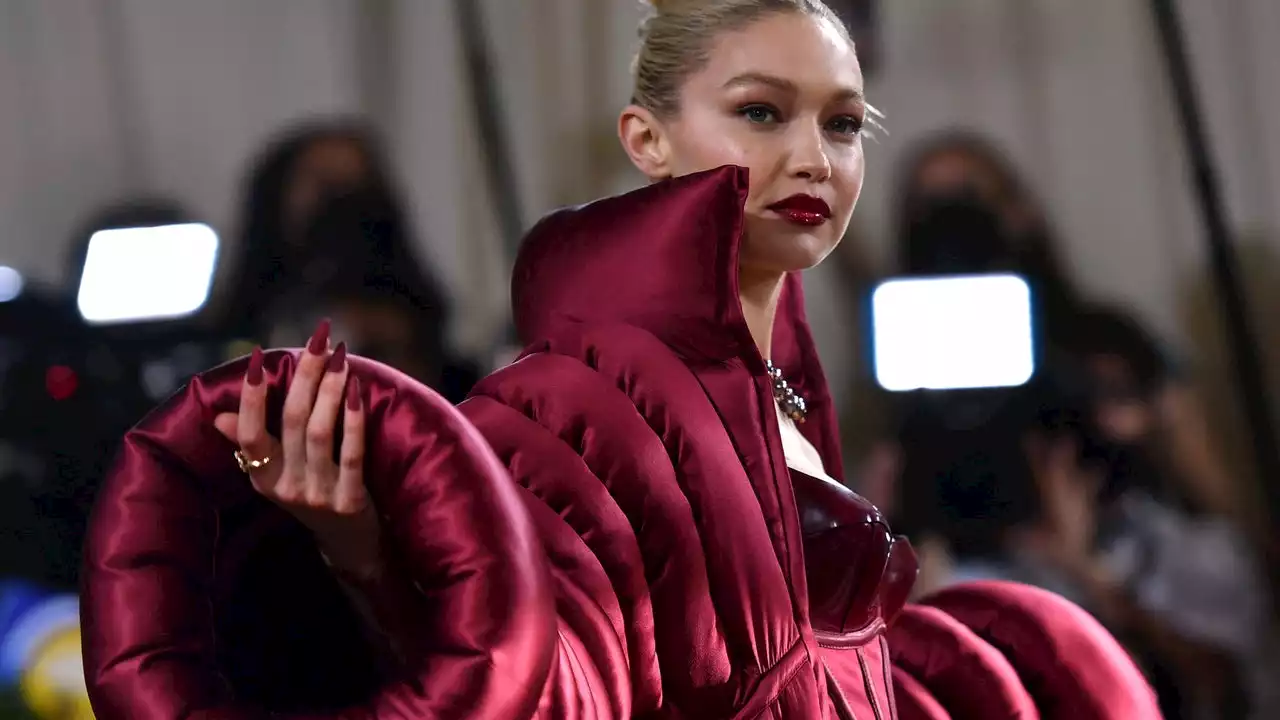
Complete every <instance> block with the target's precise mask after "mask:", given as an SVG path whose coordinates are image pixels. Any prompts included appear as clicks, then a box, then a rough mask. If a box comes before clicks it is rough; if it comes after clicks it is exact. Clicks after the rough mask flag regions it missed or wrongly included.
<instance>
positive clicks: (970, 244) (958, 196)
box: [903, 189, 1016, 275]
mask: <svg viewBox="0 0 1280 720" xmlns="http://www.w3.org/2000/svg"><path fill="white" fill-rule="evenodd" d="M908 212H909V220H908V223H907V233H906V237H905V238H904V239H903V240H904V247H903V252H904V258H903V259H904V266H905V267H904V268H903V269H904V271H905V272H907V273H908V274H912V275H938V274H961V273H982V272H994V271H1000V270H1013V269H1014V268H1015V266H1016V263H1015V262H1014V259H1013V257H1012V247H1011V244H1010V242H1009V238H1008V237H1006V235H1005V232H1004V230H1003V228H1002V224H1001V222H1000V218H999V216H998V214H997V213H996V211H995V210H994V209H993V208H991V207H990V206H989V205H988V204H986V203H985V202H984V201H982V200H981V199H980V198H979V197H978V196H977V195H976V194H975V193H973V192H971V191H968V190H963V189H962V190H957V191H950V192H947V193H934V194H930V195H926V196H923V197H921V198H919V199H917V200H916V201H915V202H913V203H912V206H911V207H910V208H909V209H908Z"/></svg>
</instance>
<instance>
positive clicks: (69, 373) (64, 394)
mask: <svg viewBox="0 0 1280 720" xmlns="http://www.w3.org/2000/svg"><path fill="white" fill-rule="evenodd" d="M79 385H80V379H79V378H78V377H76V371H75V370H72V369H71V368H69V367H67V366H66V365H54V366H53V367H51V368H49V369H48V370H46V371H45V373H44V389H45V391H46V392H48V393H49V397H51V398H53V399H54V400H66V399H67V398H69V397H71V396H72V395H75V394H76V388H77V387H78V386H79Z"/></svg>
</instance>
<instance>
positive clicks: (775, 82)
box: [724, 72, 866, 103]
mask: <svg viewBox="0 0 1280 720" xmlns="http://www.w3.org/2000/svg"><path fill="white" fill-rule="evenodd" d="M744 85H768V86H769V87H772V88H777V89H778V90H781V91H783V92H787V93H791V94H793V95H794V94H799V92H800V88H799V87H797V86H796V84H795V83H793V82H791V81H790V80H787V79H786V78H780V77H777V76H775V75H767V74H765V73H758V72H748V73H743V74H741V75H738V76H736V77H734V78H732V79H730V80H729V81H728V82H726V83H725V84H724V87H725V88H726V89H729V88H735V87H742V86H744ZM837 98H838V99H839V100H841V101H845V100H854V101H856V102H859V103H865V102H866V98H865V97H864V96H863V94H862V91H861V90H858V89H856V88H843V89H842V90H841V91H840V92H839V93H837Z"/></svg>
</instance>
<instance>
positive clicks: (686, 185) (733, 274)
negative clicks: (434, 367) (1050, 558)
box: [83, 168, 1157, 720]
mask: <svg viewBox="0 0 1280 720" xmlns="http://www.w3.org/2000/svg"><path fill="white" fill-rule="evenodd" d="M746 187H747V181H746V175H745V171H744V170H741V169H738V168H723V169H720V170H716V171H712V172H708V173H701V174H698V175H694V176H689V177H686V178H681V179H678V180H674V181H670V182H667V183H662V184H659V185H655V186H651V187H648V188H646V189H643V190H640V191H637V192H635V193H631V194H628V195H625V196H621V197H617V198H611V199H608V200H603V201H600V202H597V203H594V204H592V205H589V206H586V207H583V208H578V209H574V210H568V211H563V212H561V213H557V214H555V215H552V216H551V217H549V218H548V219H546V220H544V221H543V222H542V223H541V224H539V226H538V227H537V228H535V229H534V231H533V232H532V233H531V235H530V237H529V238H528V239H527V241H526V243H525V246H524V248H523V250H522V253H521V257H520V259H519V262H518V263H517V268H516V273H515V279H514V282H513V302H514V306H515V311H516V319H517V325H518V328H519V330H520V333H521V336H522V337H523V338H526V339H527V340H529V341H530V345H529V349H528V350H527V351H526V352H525V354H524V355H523V356H522V357H521V359H520V360H518V361H517V362H516V363H514V364H512V365H511V366H509V367H507V368H504V369H503V370H501V371H499V372H497V373H495V374H493V375H492V376H490V377H489V378H486V379H485V380H484V381H482V382H481V383H480V385H479V386H478V387H477V388H476V390H475V392H474V393H473V395H472V397H471V398H470V399H468V400H467V401H466V402H464V403H463V404H462V405H461V406H460V407H459V408H458V409H453V408H450V407H449V406H448V404H447V403H445V402H444V401H442V400H441V399H440V398H439V397H438V396H436V395H435V394H434V393H431V392H430V391H428V390H426V389H425V388H423V387H421V386H420V385H417V384H416V383H414V382H413V381H412V380H409V379H408V378H406V377H404V376H402V375H399V374H398V373H395V372H394V371H392V370H390V369H389V368H385V367H383V366H379V365H377V364H375V363H371V362H368V361H363V360H360V359H358V358H357V359H353V360H352V369H353V372H354V373H355V374H357V375H359V376H360V378H361V381H362V384H363V385H364V386H365V387H367V388H368V394H369V397H368V407H369V448H368V454H369V460H368V466H367V468H366V477H367V481H368V482H369V484H370V489H371V492H372V493H373V496H374V499H375V502H376V504H377V505H378V507H379V510H380V512H381V513H382V514H383V517H384V520H385V524H386V527H387V531H388V534H389V536H390V538H391V540H392V542H391V543H390V544H391V546H392V547H394V548H396V549H397V550H398V551H399V556H398V557H397V558H396V561H397V563H398V566H399V567H400V568H401V569H402V571H403V573H404V576H403V577H401V578H391V579H389V580H388V581H387V582H386V583H385V584H384V586H380V587H374V588H366V590H367V591H368V592H370V593H371V594H372V597H371V598H370V599H371V600H373V601H374V603H375V605H378V606H379V607H380V608H381V609H382V612H381V613H380V616H381V620H382V623H383V626H384V629H387V630H391V631H394V632H395V633H396V634H397V635H398V636H400V637H401V638H402V639H404V640H405V641H406V644H407V645H408V646H410V647H411V648H412V651H411V652H410V656H409V661H408V668H407V671H408V672H407V676H404V675H397V674H393V673H385V672H380V671H378V670H377V669H376V666H375V664H374V663H373V662H372V658H371V656H370V654H369V650H368V644H367V643H365V642H364V641H363V639H362V638H361V636H360V634H359V631H360V624H359V623H358V621H357V620H356V619H355V618H354V616H353V614H352V612H351V611H350V608H349V607H348V603H347V602H346V599H345V598H344V597H343V596H342V593H341V591H340V589H339V588H338V587H337V585H336V583H335V581H334V580H333V579H332V578H331V577H329V574H328V573H327V572H326V571H325V568H324V567H323V566H322V565H321V564H320V562H319V560H318V557H317V555H316V553H315V552H314V549H313V548H312V546H311V544H310V541H309V538H308V537H307V536H306V533H305V532H304V531H303V530H302V529H301V528H300V527H298V526H297V525H296V524H295V523H293V522H292V521H290V520H289V519H288V518H287V517H285V516H284V515H283V514H282V513H280V512H279V511H277V510H275V509H274V508H272V507H270V506H269V505H267V503H265V502H264V501H262V500H261V499H260V498H257V497H256V496H255V495H254V493H253V491H252V489H251V488H250V487H249V485H248V483H247V482H246V480H245V478H244V477H243V476H242V475H238V474H237V473H236V471H235V469H234V463H233V460H232V457H231V450H232V448H231V447H230V446H229V445H228V444H227V443H226V442H225V441H224V440H222V439H221V438H219V437H218V436H217V435H216V433H215V432H214V431H213V430H212V424H211V422H210V421H211V418H212V417H213V415H214V414H216V413H217V412H223V411H227V410H231V409H234V408H235V407H236V404H237V398H236V395H237V393H238V388H239V382H240V378H241V377H242V373H243V370H244V363H243V361H239V362H237V363H232V364H230V365H228V366H224V367H222V368H218V369H216V370H213V371H210V372H209V373H206V374H205V375H204V376H202V377H200V378H197V379H196V381H194V382H193V383H192V385H191V386H190V387H189V388H188V389H187V391H185V393H183V394H181V395H180V396H178V397H177V398H175V399H173V400H171V401H170V402H169V403H167V404H166V405H165V406H164V407H162V408H161V409H159V410H158V411H156V413H154V414H153V415H151V416H149V417H148V419H146V420H145V421H144V422H143V423H142V424H141V425H140V426H139V427H138V428H137V429H135V430H134V431H132V432H131V433H130V434H129V435H128V436H127V437H126V440H125V449H124V453H123V456H122V459H121V461H120V463H119V465H118V466H117V469H116V470H115V471H114V473H113V474H112V477H111V479H110V481H109V483H108V485H107V487H106V488H105V489H104V491H103V493H102V497H101V499H100V504H99V508H98V511H97V513H96V515H95V518H94V523H93V526H92V528H91V532H90V539H89V546H88V552H87V567H86V581H85V583H86V584H85V593H84V610H83V614H84V628H83V633H84V638H85V640H84V642H85V663H86V672H87V677H88V682H89V687H90V693H91V697H92V698H93V701H94V707H95V710H96V712H97V713H98V716H99V718H101V719H102V720H116V719H117V718H119V719H123V718H129V719H130V720H146V719H151V718H156V719H161V718H163V719H165V720H168V719H169V718H219V719H221V718H226V719H228V720H232V719H235V720H238V719H240V718H251V717H253V718H256V717H298V718H302V717H326V718H328V717H333V718H338V717H342V718H375V717H376V718H438V717H439V718H463V717H476V718H494V719H508V718H516V719H519V718H533V717H547V718H627V717H688V718H708V719H711V718H757V717H767V718H858V719H859V720H868V719H871V718H875V719H876V720H888V719H889V718H892V717H899V716H900V717H902V718H944V717H949V716H950V715H948V714H947V713H948V712H951V713H954V716H955V717H1020V718H1034V717H1038V716H1040V715H1043V716H1044V717H1054V718H1058V717H1061V718H1068V717H1070V718H1134V719H1142V718H1151V717H1156V716H1157V715H1156V712H1155V710H1154V702H1153V699H1152V697H1151V693H1150V690H1149V689H1148V688H1147V686H1146V684H1145V683H1144V682H1143V681H1142V678H1141V677H1140V676H1139V675H1138V674H1137V672H1136V670H1135V669H1134V668H1133V666H1132V664H1131V663H1130V662H1129V661H1128V660H1127V658H1125V657H1124V655H1123V653H1121V652H1120V651H1119V649H1118V647H1117V646H1116V645H1115V643H1114V641H1113V640H1112V639H1111V638H1110V637H1109V636H1108V635H1106V633H1105V632H1103V631H1102V630H1101V629H1100V628H1099V627H1098V626H1097V625H1096V623H1093V621H1092V620H1090V619H1088V618H1087V617H1086V616H1084V615H1083V613H1081V612H1079V611H1078V610H1075V609H1074V608H1073V607H1072V606H1070V605H1068V604H1066V603H1065V602H1063V601H1061V600H1059V599H1056V598H1054V597H1053V596H1049V595H1047V594H1045V593H1039V592H1038V591H1032V590H1029V589H1026V588H1021V587H1018V586H1012V585H974V586H969V587H964V588H959V589H956V590H953V591H950V592H949V593H944V594H943V595H940V596H939V597H937V598H935V599H934V600H932V601H930V603H929V605H928V606H927V607H911V608H908V610H907V611H906V612H905V613H903V614H902V615H901V616H900V622H898V624H896V625H894V626H893V630H892V631H891V632H890V633H889V635H890V637H891V639H892V641H893V645H894V650H893V656H892V658H893V663H894V665H893V667H892V669H891V665H890V659H891V658H890V654H889V653H888V652H887V650H886V648H887V647H888V645H887V644H886V641H885V628H886V621H888V620H892V618H893V617H894V616H895V615H896V611H897V609H898V608H900V607H901V603H902V600H903V598H904V597H905V592H906V590H907V589H908V588H909V585H910V580H911V578H912V577H913V576H914V557H913V556H912V555H911V554H910V550H909V546H907V545H906V544H905V543H904V542H901V541H897V542H895V541H894V540H893V539H892V538H891V537H890V536H889V534H888V532H887V528H885V526H884V523H883V520H882V519H881V518H880V517H879V514H878V513H877V512H876V511H875V509H874V508H872V507H870V506H869V505H867V504H866V503H865V502H864V501H862V500H861V499H860V498H858V497H857V496H856V495H854V494H853V493H850V492H849V491H847V490H845V489H843V488H842V487H838V486H835V485H833V484H831V483H829V482H826V481H821V480H816V479H814V478H808V477H805V476H803V475H799V474H797V473H792V472H791V471H790V470H788V468H787V465H786V462H785V458H784V457H783V453H782V446H781V441H780V436H779V431H778V427H777V419H776V415H775V412H774V408H773V399H772V389H771V384H770V381H769V379H768V378H767V376H766V374H765V369H764V364H763V361H762V359H761V358H760V356H759V354H758V353H757V352H756V351H755V349H754V345H753V343H752V340H751V336H750V334H749V332H748V331H747V328H746V324H745V322H744V320H743V318H742V314H741V307H740V303H739V301H738V293H737V276H738V273H737V267H738V257H737V252H738V240H739V236H740V233H741V222H742V202H743V200H744V197H745V193H746ZM773 359H774V361H775V363H776V364H777V365H778V366H779V367H781V368H782V369H783V371H784V373H785V374H786V376H787V378H788V379H789V380H790V381H791V383H792V384H793V385H794V386H796V388H797V389H798V391H799V392H800V393H801V394H802V395H804V396H805V397H807V398H808V399H809V401H810V414H809V421H808V422H806V423H804V424H803V425H802V426H801V427H802V430H803V431H804V432H805V434H806V435H807V436H808V437H809V439H810V440H811V441H812V442H813V444H814V445H815V446H816V447H817V448H818V449H819V451H820V452H821V454H822V456H823V460H824V464H825V466H826V467H827V468H828V469H830V470H832V471H833V473H832V474H833V475H836V476H837V477H838V476H839V468H840V466H841V464H840V458H839V450H838V447H837V441H836V432H835V424H834V412H833V409H832V407H831V402H830V398H829V396H828V393H827V389H826V384H825V381H824V379H823V376H822V373H821V369H820V368H819V365H818V361H817V356H816V353H815V350H814V346H813V342H812V338H811V337H810V334H809V330H808V327H807V324H806V323H805V320H804V314H803V298H802V294H801V291H800V284H799V279H798V278H790V279H788V281H787V284H786V288H785V290H784V293H783V296H782V299H781V301H780V306H779V316H778V321H777V324H776V329H775V338H774V347H773ZM294 362H295V355H294V354H292V353H285V352H273V353H269V354H268V358H267V373H268V382H269V383H270V384H271V388H272V401H273V403H275V404H276V407H278V405H279V403H280V402H281V401H282V394H283V390H284V388H285V387H287V383H288V380H289V377H290V375H291V373H292V371H293V367H294ZM513 481H514V482H513ZM397 580H399V581H410V580H411V581H412V583H413V585H415V586H416V588H417V590H408V589H407V588H408V584H407V582H397ZM898 647H901V648H902V650H901V652H900V651H899V650H898V649H897V648H898ZM895 686H896V687H897V690H898V695H899V697H898V698H897V702H895V698H894V693H893V688H894V687H895Z"/></svg>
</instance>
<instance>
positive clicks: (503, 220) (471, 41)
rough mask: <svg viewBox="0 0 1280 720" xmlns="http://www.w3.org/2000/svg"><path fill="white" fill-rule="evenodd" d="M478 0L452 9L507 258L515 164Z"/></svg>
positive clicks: (514, 237)
mask: <svg viewBox="0 0 1280 720" xmlns="http://www.w3.org/2000/svg"><path fill="white" fill-rule="evenodd" d="M482 5H483V4H482V3H481V2H480V0H455V2H454V3H453V6H454V12H455V13H456V14H457V17H458V30H459V32H460V34H461V38H462V50H463V56H464V58H465V62H466V70H467V85H468V87H469V88H470V89H471V105H472V109H473V112H474V114H475V120H476V124H477V126H478V127H479V129H480V154H481V156H482V157H483V158H484V164H485V180H486V181H487V182H488V185H489V192H490V194H492V195H493V201H494V203H495V204H496V206H497V207H496V209H497V212H498V227H499V229H500V230H501V232H502V240H503V243H504V244H505V245H506V247H507V249H508V251H509V252H508V260H509V261H510V260H514V258H515V253H516V250H517V249H518V245H519V243H520V238H521V236H522V235H523V234H524V220H523V215H522V213H521V209H520V197H519V191H518V190H517V185H516V177H515V167H514V165H513V163H512V162H511V151H510V148H509V146H508V143H507V136H506V134H505V133H504V132H503V131H502V123H501V118H502V117H503V114H502V99H501V96H500V95H501V93H500V92H499V91H498V88H497V83H496V79H497V76H496V75H495V72H496V70H495V68H494V63H493V53H492V52H490V50H489V35H488V31H487V30H486V29H485V24H484V8H483V7H482Z"/></svg>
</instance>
